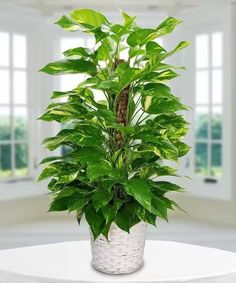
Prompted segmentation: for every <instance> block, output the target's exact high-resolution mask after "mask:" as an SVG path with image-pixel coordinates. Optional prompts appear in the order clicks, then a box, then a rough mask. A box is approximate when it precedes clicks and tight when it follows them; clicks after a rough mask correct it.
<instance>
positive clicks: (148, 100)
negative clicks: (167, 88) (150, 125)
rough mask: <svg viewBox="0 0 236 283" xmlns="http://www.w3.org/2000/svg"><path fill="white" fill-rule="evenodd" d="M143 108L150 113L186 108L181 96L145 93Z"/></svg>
mask: <svg viewBox="0 0 236 283" xmlns="http://www.w3.org/2000/svg"><path fill="white" fill-rule="evenodd" d="M142 106H143V110H144V111H145V112H147V113H150V114H162V113H168V112H169V113H171V112H176V111H180V110H186V109H187V108H186V106H184V105H183V104H182V103H181V102H180V100H179V98H177V97H174V96H169V97H166V96H165V95H164V96H154V95H144V96H143V97H142Z"/></svg>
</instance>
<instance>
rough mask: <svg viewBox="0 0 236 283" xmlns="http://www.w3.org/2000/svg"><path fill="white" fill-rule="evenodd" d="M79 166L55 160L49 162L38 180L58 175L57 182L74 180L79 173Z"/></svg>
mask: <svg viewBox="0 0 236 283" xmlns="http://www.w3.org/2000/svg"><path fill="white" fill-rule="evenodd" d="M78 170H79V169H78V167H76V166H75V165H74V164H70V163H67V162H59V161H58V162H54V163H51V164H49V165H48V166H47V167H46V168H45V169H44V170H43V171H42V173H41V174H40V176H39V178H38V181H42V180H44V179H47V178H50V177H55V176H56V177H58V181H57V183H65V182H66V183H69V182H72V181H73V180H74V179H75V178H76V177H77V174H78Z"/></svg>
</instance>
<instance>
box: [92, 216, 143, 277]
mask: <svg viewBox="0 0 236 283" xmlns="http://www.w3.org/2000/svg"><path fill="white" fill-rule="evenodd" d="M146 230H147V224H146V223H144V222H139V223H138V224H136V225H135V226H133V227H132V228H131V229H130V232H129V233H127V232H125V231H123V230H121V229H120V228H119V227H118V226H117V225H116V224H115V223H112V225H111V228H110V231H109V234H108V239H109V240H108V241H107V239H106V238H105V237H104V236H103V235H100V236H99V237H98V238H97V239H96V240H95V241H94V240H93V235H92V233H91V249H92V265H93V266H94V268H95V269H97V270H99V271H102V272H105V273H110V274H122V273H131V272H134V271H136V270H138V269H140V268H141V267H142V265H143V252H144V246H145V239H146Z"/></svg>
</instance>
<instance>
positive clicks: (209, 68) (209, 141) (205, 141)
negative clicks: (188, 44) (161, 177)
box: [193, 29, 225, 182]
mask: <svg viewBox="0 0 236 283" xmlns="http://www.w3.org/2000/svg"><path fill="white" fill-rule="evenodd" d="M215 32H220V33H222V45H224V33H223V31H222V30H219V31H217V30H214V29H213V31H211V30H209V29H208V31H207V32H204V33H202V32H201V33H200V34H197V35H195V41H194V54H195V58H196V55H197V54H196V49H195V47H196V36H201V35H207V36H208V49H209V50H208V56H209V58H208V66H206V67H197V66H196V63H195V80H194V81H195V103H194V110H196V108H197V107H207V108H208V109H209V112H208V114H207V115H208V116H209V120H208V129H207V132H208V137H207V138H197V137H196V123H195V122H194V123H193V127H194V132H195V137H194V147H195V149H196V144H197V143H203V144H206V145H207V174H203V175H202V176H200V178H204V179H205V180H206V179H208V180H212V181H215V182H218V181H219V179H220V178H222V177H223V175H224V172H223V164H221V169H222V176H212V175H211V173H210V170H211V168H212V164H211V163H212V148H211V147H212V145H214V144H218V145H221V147H222V150H221V160H222V158H223V132H222V131H223V129H221V139H218V140H215V139H213V138H212V118H213V108H214V107H221V109H222V126H223V117H224V107H223V94H224V91H223V89H222V102H221V103H218V104H213V100H212V98H213V92H212V81H213V72H214V71H215V70H220V71H222V86H223V88H224V78H223V74H224V68H225V65H224V60H223V54H224V46H223V50H222V52H223V53H222V65H221V66H217V67H214V66H213V65H212V56H211V51H212V35H213V34H214V33H215ZM199 71H206V72H207V73H208V95H209V97H208V102H207V103H197V101H196V100H197V93H196V75H197V73H198V72H199ZM194 114H195V115H194V116H195V119H196V115H197V113H196V112H195V113H194ZM222 128H223V127H222ZM195 154H196V151H195ZM194 173H195V174H197V173H196V160H194Z"/></svg>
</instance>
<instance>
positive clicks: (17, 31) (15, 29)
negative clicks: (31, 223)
mask: <svg viewBox="0 0 236 283" xmlns="http://www.w3.org/2000/svg"><path fill="white" fill-rule="evenodd" d="M0 31H1V32H6V33H8V34H9V35H10V40H9V43H10V44H9V66H0V69H1V70H4V69H5V70H9V83H10V86H9V88H10V90H9V92H10V102H9V103H8V104H1V106H7V107H9V108H10V131H11V139H10V140H6V141H0V144H9V145H11V148H14V146H13V145H14V144H23V143H25V144H26V145H27V151H28V157H27V160H28V173H27V175H25V176H15V175H12V176H9V177H6V178H5V177H4V178H0V184H1V183H12V182H18V181H22V182H23V181H26V180H32V179H33V177H34V175H35V164H34V163H35V155H34V146H33V145H32V142H31V141H32V136H33V134H32V129H33V128H34V127H35V122H34V121H32V120H33V119H30V117H32V114H33V113H34V110H33V109H34V105H32V102H33V99H31V97H30V95H29V94H30V92H31V93H32V91H31V84H30V79H31V71H32V69H31V58H30V56H29V54H30V50H29V49H30V40H29V38H30V36H29V35H30V30H27V29H26V26H25V25H22V24H19V25H17V26H15V25H14V26H13V25H12V24H10V23H6V22H5V23H1V25H0ZM13 35H24V36H25V37H26V67H25V68H19V67H14V66H13V62H12V57H13V44H12V42H13ZM15 70H17V71H18V70H23V71H25V72H26V103H25V104H24V105H23V104H22V105H21V104H15V103H13V72H14V71H15ZM15 106H16V107H17V106H24V107H25V108H26V112H27V116H26V117H27V120H28V124H27V137H26V139H25V140H19V141H18V140H15V139H14V140H13V139H12V132H13V131H14V128H13V121H12V120H13V119H14V116H13V108H14V107H15ZM14 159H15V158H14V151H13V152H11V163H12V167H11V171H12V172H13V174H14V171H13V170H14V169H15V165H14V164H15V160H14ZM13 160H14V161H13Z"/></svg>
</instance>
